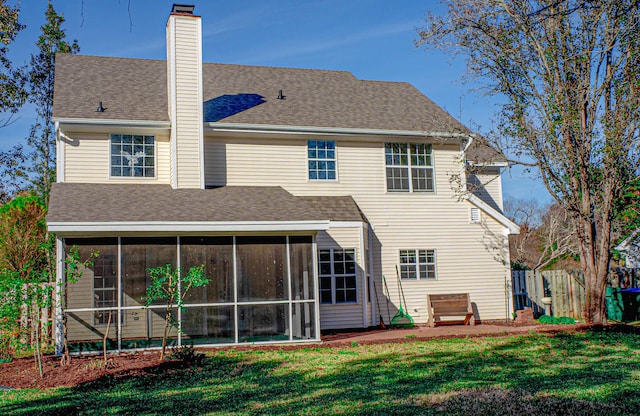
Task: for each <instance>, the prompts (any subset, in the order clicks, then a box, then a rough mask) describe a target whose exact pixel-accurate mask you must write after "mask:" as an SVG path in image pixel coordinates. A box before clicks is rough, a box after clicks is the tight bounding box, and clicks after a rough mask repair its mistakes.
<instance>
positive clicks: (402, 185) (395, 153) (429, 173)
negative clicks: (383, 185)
mask: <svg viewBox="0 0 640 416" xmlns="http://www.w3.org/2000/svg"><path fill="white" fill-rule="evenodd" d="M384 147H385V164H386V170H387V172H386V174H387V190H388V191H394V192H433V190H434V181H433V160H432V155H431V153H432V149H431V145H430V144H426V143H385V145H384Z"/></svg>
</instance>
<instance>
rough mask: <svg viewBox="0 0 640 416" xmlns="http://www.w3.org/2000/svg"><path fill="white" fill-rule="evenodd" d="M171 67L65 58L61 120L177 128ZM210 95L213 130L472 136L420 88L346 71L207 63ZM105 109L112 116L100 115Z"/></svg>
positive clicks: (59, 58)
mask: <svg viewBox="0 0 640 416" xmlns="http://www.w3.org/2000/svg"><path fill="white" fill-rule="evenodd" d="M166 66H167V64H166V61H160V60H148V59H130V58H111V57H97V56H84V55H69V54H58V55H56V73H55V94H54V105H53V116H54V118H69V119H83V118H85V119H109V120H153V121H169V117H168V108H167V75H166V72H167V68H166ZM203 88H204V91H203V99H204V107H205V120H206V121H211V122H217V121H220V122H226V123H243V124H268V125H282V126H308V127H338V128H355V129H358V128H360V129H376V130H408V131H416V132H442V133H469V130H468V129H467V128H466V127H465V126H464V125H462V124H461V123H459V122H458V121H457V120H455V119H454V118H453V117H452V116H451V115H449V114H448V113H447V112H446V111H444V110H443V109H442V108H440V107H439V106H438V105H436V104H435V103H434V102H433V101H431V100H430V99H429V98H427V97H426V96H424V95H423V94H422V93H420V91H418V90H417V89H416V88H415V87H413V86H412V85H410V84H408V83H406V82H381V81H362V80H359V79H357V78H356V77H354V76H353V75H352V74H351V73H349V72H345V71H327V70H315V69H297V68H276V67H263V66H247V65H229V64H215V63H204V64H203ZM280 90H282V91H283V95H284V96H285V98H284V99H282V100H279V99H277V97H278V93H279V91H280ZM100 101H102V102H103V105H104V107H106V111H105V112H104V113H98V112H96V111H95V109H96V107H97V106H98V103H99V102H100Z"/></svg>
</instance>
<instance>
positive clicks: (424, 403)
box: [2, 333, 640, 416]
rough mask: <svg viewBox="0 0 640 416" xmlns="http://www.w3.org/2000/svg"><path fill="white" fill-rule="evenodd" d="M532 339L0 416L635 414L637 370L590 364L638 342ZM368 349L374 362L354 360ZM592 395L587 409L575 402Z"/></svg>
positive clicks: (287, 361) (171, 386)
mask: <svg viewBox="0 0 640 416" xmlns="http://www.w3.org/2000/svg"><path fill="white" fill-rule="evenodd" d="M537 337H538V338H537V339H538V342H536V343H534V344H525V345H527V346H525V347H523V338H521V337H513V338H502V339H500V340H497V342H496V343H495V345H491V343H487V346H488V347H487V348H484V349H482V348H477V346H476V347H475V349H474V348H470V345H473V344H474V343H479V342H480V341H478V340H473V339H472V340H454V341H453V342H449V343H446V344H444V343H443V344H442V345H447V348H446V349H445V348H437V349H435V351H434V348H432V346H433V345H437V343H438V341H433V342H429V343H428V345H430V347H429V348H426V347H424V345H426V343H425V344H423V343H415V344H414V346H415V348H413V349H411V350H410V351H411V352H410V353H406V350H404V351H405V354H403V355H399V354H397V353H395V352H394V351H393V346H386V347H385V346H384V345H380V346H371V347H358V348H345V349H340V350H331V349H311V350H310V351H305V350H297V351H282V352H267V353H263V352H253V353H252V352H249V353H246V354H244V353H233V352H227V353H220V354H217V355H214V356H212V357H209V358H208V359H207V360H206V363H205V364H204V365H203V366H202V367H199V368H176V367H175V366H174V367H172V366H166V365H165V366H160V367H154V368H151V369H147V370H145V374H142V375H137V376H124V377H117V376H116V377H114V376H110V377H103V378H101V379H98V380H96V381H94V382H91V383H87V384H85V385H82V386H78V387H76V388H71V389H61V390H59V391H57V392H56V393H54V394H53V396H52V397H49V398H44V399H36V400H29V401H23V402H22V403H19V404H15V405H12V406H7V407H6V408H5V409H2V410H3V412H2V413H3V414H47V413H48V414H67V415H68V414H103V413H118V414H122V413H129V414H149V413H151V414H205V413H213V414H269V415H286V414H379V415H390V414H393V415H420V414H454V415H455V414H460V415H463V414H474V415H484V414H487V415H489V414H491V415H493V414H513V415H519V414H527V413H528V414H562V415H598V416H601V415H625V414H636V411H637V408H638V406H639V405H640V393H639V392H640V383H639V382H638V380H634V379H633V376H632V373H633V370H634V369H635V370H638V366H639V364H638V360H637V359H635V360H634V358H630V359H629V360H628V363H627V364H628V365H626V366H625V368H622V366H621V365H620V364H621V360H620V357H617V360H616V361H611V360H609V359H608V358H607V357H606V356H600V355H598V354H600V353H602V351H604V348H607V347H608V348H621V349H622V350H624V351H632V352H633V351H636V350H637V348H638V340H637V337H634V336H629V335H627V336H615V335H614V336H612V335H603V334H597V333H590V334H586V336H584V337H579V336H578V337H576V336H571V335H565V334H558V335H556V336H553V337H546V336H537ZM385 348H386V349H390V351H387V350H386V349H385ZM366 351H376V354H375V355H374V356H373V357H370V358H362V355H363V354H370V353H368V352H366ZM532 351H535V353H532ZM234 354H235V355H234ZM262 354H264V356H262ZM267 357H269V358H268V359H266V358H267ZM612 363H617V366H616V365H612ZM629 366H632V367H633V368H629ZM561 391H563V394H562V396H563V397H559V396H558V392H561ZM573 391H575V392H576V393H575V394H573V396H574V397H572V392H573ZM591 391H593V392H594V394H593V396H594V397H593V398H591V397H590V398H589V401H587V400H584V399H579V398H575V397H578V396H579V395H582V396H584V394H585V392H591Z"/></svg>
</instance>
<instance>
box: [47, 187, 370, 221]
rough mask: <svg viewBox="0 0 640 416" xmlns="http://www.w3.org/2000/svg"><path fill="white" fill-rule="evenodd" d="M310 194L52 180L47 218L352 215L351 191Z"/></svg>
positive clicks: (291, 218) (226, 218) (255, 218)
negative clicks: (348, 194) (337, 194)
mask: <svg viewBox="0 0 640 416" xmlns="http://www.w3.org/2000/svg"><path fill="white" fill-rule="evenodd" d="M314 198H316V199H305V198H301V197H295V196H293V195H292V194H290V193H289V192H287V191H286V190H284V189H283V188H281V187H279V186H271V187H261V186H225V187H221V188H215V189H172V188H171V186H169V185H141V184H135V185H128V184H85V183H55V184H53V185H52V188H51V195H50V199H49V213H48V214H47V221H48V222H139V221H145V222H146V221H154V222H155V221H159V222H182V221H184V222H201V221H203V222H236V221H316V220H329V219H334V218H335V220H338V221H354V220H355V218H356V215H355V213H356V212H357V211H358V207H357V205H355V202H353V199H351V197H320V198H318V197H314ZM334 198H335V201H334ZM348 200H351V202H349V201H348ZM357 218H359V220H362V219H361V217H359V216H357Z"/></svg>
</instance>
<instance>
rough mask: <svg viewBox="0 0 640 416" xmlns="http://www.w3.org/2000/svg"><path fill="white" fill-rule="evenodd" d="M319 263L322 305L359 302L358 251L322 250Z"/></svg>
mask: <svg viewBox="0 0 640 416" xmlns="http://www.w3.org/2000/svg"><path fill="white" fill-rule="evenodd" d="M318 262H319V264H318V266H319V267H318V269H319V271H320V273H319V280H320V303H323V304H334V303H355V302H357V301H358V294H357V277H356V251H355V250H354V249H326V250H320V253H319V256H318Z"/></svg>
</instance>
